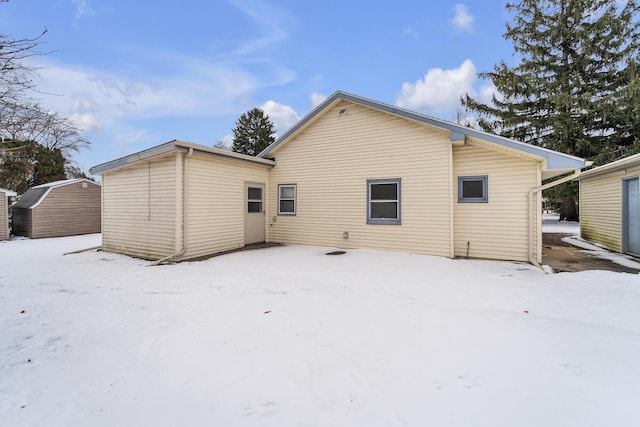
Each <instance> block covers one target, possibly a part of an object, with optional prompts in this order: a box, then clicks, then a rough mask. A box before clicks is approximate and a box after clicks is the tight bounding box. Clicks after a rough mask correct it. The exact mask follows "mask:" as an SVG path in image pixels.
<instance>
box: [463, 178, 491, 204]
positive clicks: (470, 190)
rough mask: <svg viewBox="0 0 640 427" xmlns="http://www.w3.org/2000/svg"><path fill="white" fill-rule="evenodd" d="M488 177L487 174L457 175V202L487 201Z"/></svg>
mask: <svg viewBox="0 0 640 427" xmlns="http://www.w3.org/2000/svg"><path fill="white" fill-rule="evenodd" d="M488 184H489V178H488V176H487V175H479V176H459V177H458V202H459V203H488V202H489V195H488V187H489V185H488Z"/></svg>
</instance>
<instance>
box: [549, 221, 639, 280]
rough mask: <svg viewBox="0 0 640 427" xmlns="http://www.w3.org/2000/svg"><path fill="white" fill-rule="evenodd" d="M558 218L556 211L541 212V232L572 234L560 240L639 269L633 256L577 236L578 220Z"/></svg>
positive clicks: (600, 256)
mask: <svg viewBox="0 0 640 427" xmlns="http://www.w3.org/2000/svg"><path fill="white" fill-rule="evenodd" d="M559 218H560V215H558V214H556V213H547V214H542V232H543V233H564V234H573V236H567V237H563V238H562V241H563V242H565V243H568V244H570V245H572V246H575V247H578V248H581V249H584V250H585V252H589V253H590V254H591V255H594V256H597V257H598V258H602V259H607V260H609V261H611V262H614V263H616V264H618V265H622V266H624V267H629V268H636V269H640V262H638V261H637V260H636V259H635V258H633V257H631V256H629V255H625V254H620V253H616V252H610V251H609V250H608V249H606V248H605V247H603V246H601V245H598V244H594V243H589V242H587V241H585V240H582V239H581V238H580V237H579V236H580V223H579V222H569V221H563V222H560V221H559ZM545 267H546V266H545ZM552 271H553V270H552Z"/></svg>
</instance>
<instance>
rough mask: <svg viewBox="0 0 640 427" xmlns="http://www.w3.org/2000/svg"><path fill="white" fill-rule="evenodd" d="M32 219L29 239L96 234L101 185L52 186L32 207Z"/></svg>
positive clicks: (98, 221) (98, 230)
mask: <svg viewBox="0 0 640 427" xmlns="http://www.w3.org/2000/svg"><path fill="white" fill-rule="evenodd" d="M83 184H86V186H87V188H82V185H83ZM31 221H32V233H31V235H30V237H32V238H44V237H60V236H73V235H77V234H88V233H99V232H100V186H99V185H98V184H95V183H89V182H86V181H85V182H83V181H80V182H75V183H72V184H69V185H64V186H60V187H55V188H51V190H50V191H49V192H48V193H47V194H46V195H45V196H44V198H43V199H42V201H41V202H40V204H38V205H37V206H35V207H33V208H32V209H31Z"/></svg>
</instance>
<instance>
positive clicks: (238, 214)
mask: <svg viewBox="0 0 640 427" xmlns="http://www.w3.org/2000/svg"><path fill="white" fill-rule="evenodd" d="M186 161H187V164H186V174H187V189H188V190H187V191H188V206H187V215H188V219H189V222H188V226H187V252H186V253H185V254H184V255H183V256H182V259H189V258H195V257H199V256H204V255H209V254H212V253H216V252H222V251H226V250H230V249H237V248H241V247H243V246H244V212H245V209H246V207H245V205H246V200H245V197H246V196H245V183H261V184H265V185H266V184H267V182H268V179H269V169H270V168H269V167H263V166H254V165H251V164H249V163H246V162H238V161H233V160H224V159H218V158H213V157H207V156H198V155H194V156H192V157H189V158H188V159H187V160H186ZM263 198H264V199H265V203H266V196H264V195H263Z"/></svg>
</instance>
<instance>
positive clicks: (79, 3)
mask: <svg viewBox="0 0 640 427" xmlns="http://www.w3.org/2000/svg"><path fill="white" fill-rule="evenodd" d="M71 2H72V3H73V4H74V5H75V7H76V16H75V18H76V19H80V18H82V17H83V16H85V15H91V14H92V13H93V10H92V9H91V8H90V7H89V5H88V4H87V0H71Z"/></svg>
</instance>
